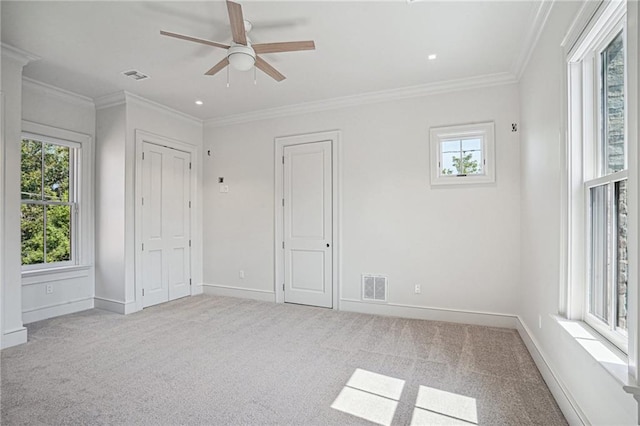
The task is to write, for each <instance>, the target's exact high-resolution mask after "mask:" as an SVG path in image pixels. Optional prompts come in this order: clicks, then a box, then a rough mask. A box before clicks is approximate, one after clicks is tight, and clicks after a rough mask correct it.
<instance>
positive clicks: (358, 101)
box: [204, 73, 518, 127]
mask: <svg viewBox="0 0 640 426" xmlns="http://www.w3.org/2000/svg"><path fill="white" fill-rule="evenodd" d="M517 82H518V81H517V80H516V78H515V77H514V76H513V75H512V74H511V73H498V74H489V75H484V76H478V77H471V78H465V79H458V80H448V81H442V82H438V83H430V84H423V85H419V86H409V87H401V88H398V89H390V90H381V91H377V92H368V93H362V94H358V95H352V96H344V97H339V98H333V99H327V100H322V101H316V102H305V103H300V104H294V105H286V106H282V107H276V108H269V109H263V110H258V111H251V112H247V113H241V114H234V115H228V116H224V117H216V118H211V119H208V120H205V122H204V123H205V125H208V126H212V127H222V126H229V125H233V124H241V123H248V122H252V121H259V120H267V119H271V118H280V117H288V116H292V115H300V114H308V113H313V112H320V111H327V110H332V109H339V108H348V107H353V106H359V105H366V104H373V103H380V102H389V101H395V100H401V99H408V98H417V97H422V96H430V95H435V94H440V93H449V92H456V91H461V90H471V89H478V88H482V87H491V86H501V85H506V84H514V83H517Z"/></svg>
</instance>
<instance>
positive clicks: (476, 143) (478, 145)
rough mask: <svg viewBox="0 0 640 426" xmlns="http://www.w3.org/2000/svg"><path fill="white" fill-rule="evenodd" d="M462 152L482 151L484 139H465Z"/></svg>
mask: <svg viewBox="0 0 640 426" xmlns="http://www.w3.org/2000/svg"><path fill="white" fill-rule="evenodd" d="M462 150H463V151H481V150H482V139H480V138H477V139H465V140H463V141H462Z"/></svg>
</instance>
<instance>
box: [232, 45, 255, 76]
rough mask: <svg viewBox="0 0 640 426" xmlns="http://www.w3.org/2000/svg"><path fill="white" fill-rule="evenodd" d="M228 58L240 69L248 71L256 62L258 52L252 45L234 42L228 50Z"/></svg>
mask: <svg viewBox="0 0 640 426" xmlns="http://www.w3.org/2000/svg"><path fill="white" fill-rule="evenodd" d="M227 59H228V60H229V63H230V64H231V65H232V66H233V67H234V68H235V69H237V70H238V71H248V70H250V69H251V68H252V67H253V65H254V64H255V62H256V52H255V51H254V50H253V48H252V47H251V45H248V46H244V45H242V44H234V45H233V46H231V47H230V48H229V50H228V53H227Z"/></svg>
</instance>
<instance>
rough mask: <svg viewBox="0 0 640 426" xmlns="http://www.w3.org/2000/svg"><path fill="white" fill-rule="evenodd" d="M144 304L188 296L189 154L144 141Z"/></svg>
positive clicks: (189, 252) (189, 254) (189, 251)
mask: <svg viewBox="0 0 640 426" xmlns="http://www.w3.org/2000/svg"><path fill="white" fill-rule="evenodd" d="M143 152H144V159H143V160H142V197H143V203H142V223H141V226H142V242H143V250H142V281H143V282H142V288H143V306H144V307H147V306H151V305H155V304H157V303H162V302H166V301H168V300H173V299H176V298H178V297H183V296H187V295H189V294H190V292H191V291H190V275H191V274H190V267H189V265H190V261H191V259H190V256H191V250H190V247H189V245H190V242H189V238H190V232H191V226H190V217H191V216H190V214H189V208H190V206H189V194H190V179H189V174H190V171H189V161H190V154H188V153H185V152H182V151H178V150H175V149H171V148H167V147H163V146H159V145H155V144H152V143H148V142H144V143H143Z"/></svg>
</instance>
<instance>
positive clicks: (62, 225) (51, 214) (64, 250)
mask: <svg viewBox="0 0 640 426" xmlns="http://www.w3.org/2000/svg"><path fill="white" fill-rule="evenodd" d="M66 260H71V206H67V205H58V206H47V263H53V262H64V261H66Z"/></svg>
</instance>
